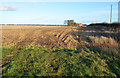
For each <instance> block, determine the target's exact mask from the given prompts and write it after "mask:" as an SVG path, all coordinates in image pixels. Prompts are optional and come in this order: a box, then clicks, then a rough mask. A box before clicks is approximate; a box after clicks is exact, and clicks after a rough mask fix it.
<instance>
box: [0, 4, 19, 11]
mask: <svg viewBox="0 0 120 78" xmlns="http://www.w3.org/2000/svg"><path fill="white" fill-rule="evenodd" d="M17 8H18V7H17V6H16V5H1V6H0V11H15V10H17Z"/></svg>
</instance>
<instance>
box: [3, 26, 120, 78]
mask: <svg viewBox="0 0 120 78" xmlns="http://www.w3.org/2000/svg"><path fill="white" fill-rule="evenodd" d="M118 37H119V35H118V31H117V29H112V30H111V29H108V28H107V27H74V26H73V27H72V26H2V45H3V47H2V49H3V50H2V56H3V58H2V60H3V61H2V64H1V66H2V68H3V69H2V74H3V76H7V75H10V76H53V75H64V76H71V75H73V76H120V74H119V73H120V60H119V57H120V53H119V49H118Z"/></svg>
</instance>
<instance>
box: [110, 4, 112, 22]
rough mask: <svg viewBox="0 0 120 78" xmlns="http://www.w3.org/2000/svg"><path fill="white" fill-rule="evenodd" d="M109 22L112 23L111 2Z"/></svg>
mask: <svg viewBox="0 0 120 78" xmlns="http://www.w3.org/2000/svg"><path fill="white" fill-rule="evenodd" d="M110 23H112V4H111V12H110Z"/></svg>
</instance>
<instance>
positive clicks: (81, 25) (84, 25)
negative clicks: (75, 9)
mask: <svg viewBox="0 0 120 78" xmlns="http://www.w3.org/2000/svg"><path fill="white" fill-rule="evenodd" d="M78 26H80V27H86V26H87V25H86V24H81V23H80V24H78Z"/></svg>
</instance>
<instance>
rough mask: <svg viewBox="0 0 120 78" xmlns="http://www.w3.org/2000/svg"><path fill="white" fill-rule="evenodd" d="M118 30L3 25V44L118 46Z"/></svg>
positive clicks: (71, 46) (48, 46)
mask: <svg viewBox="0 0 120 78" xmlns="http://www.w3.org/2000/svg"><path fill="white" fill-rule="evenodd" d="M117 39H118V36H117V31H116V30H113V31H111V30H108V29H106V28H103V27H71V26H2V45H16V46H17V47H23V46H24V45H38V46H44V47H47V48H53V47H63V48H77V47H84V46H87V47H89V46H100V45H101V46H114V47H118V43H117Z"/></svg>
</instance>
